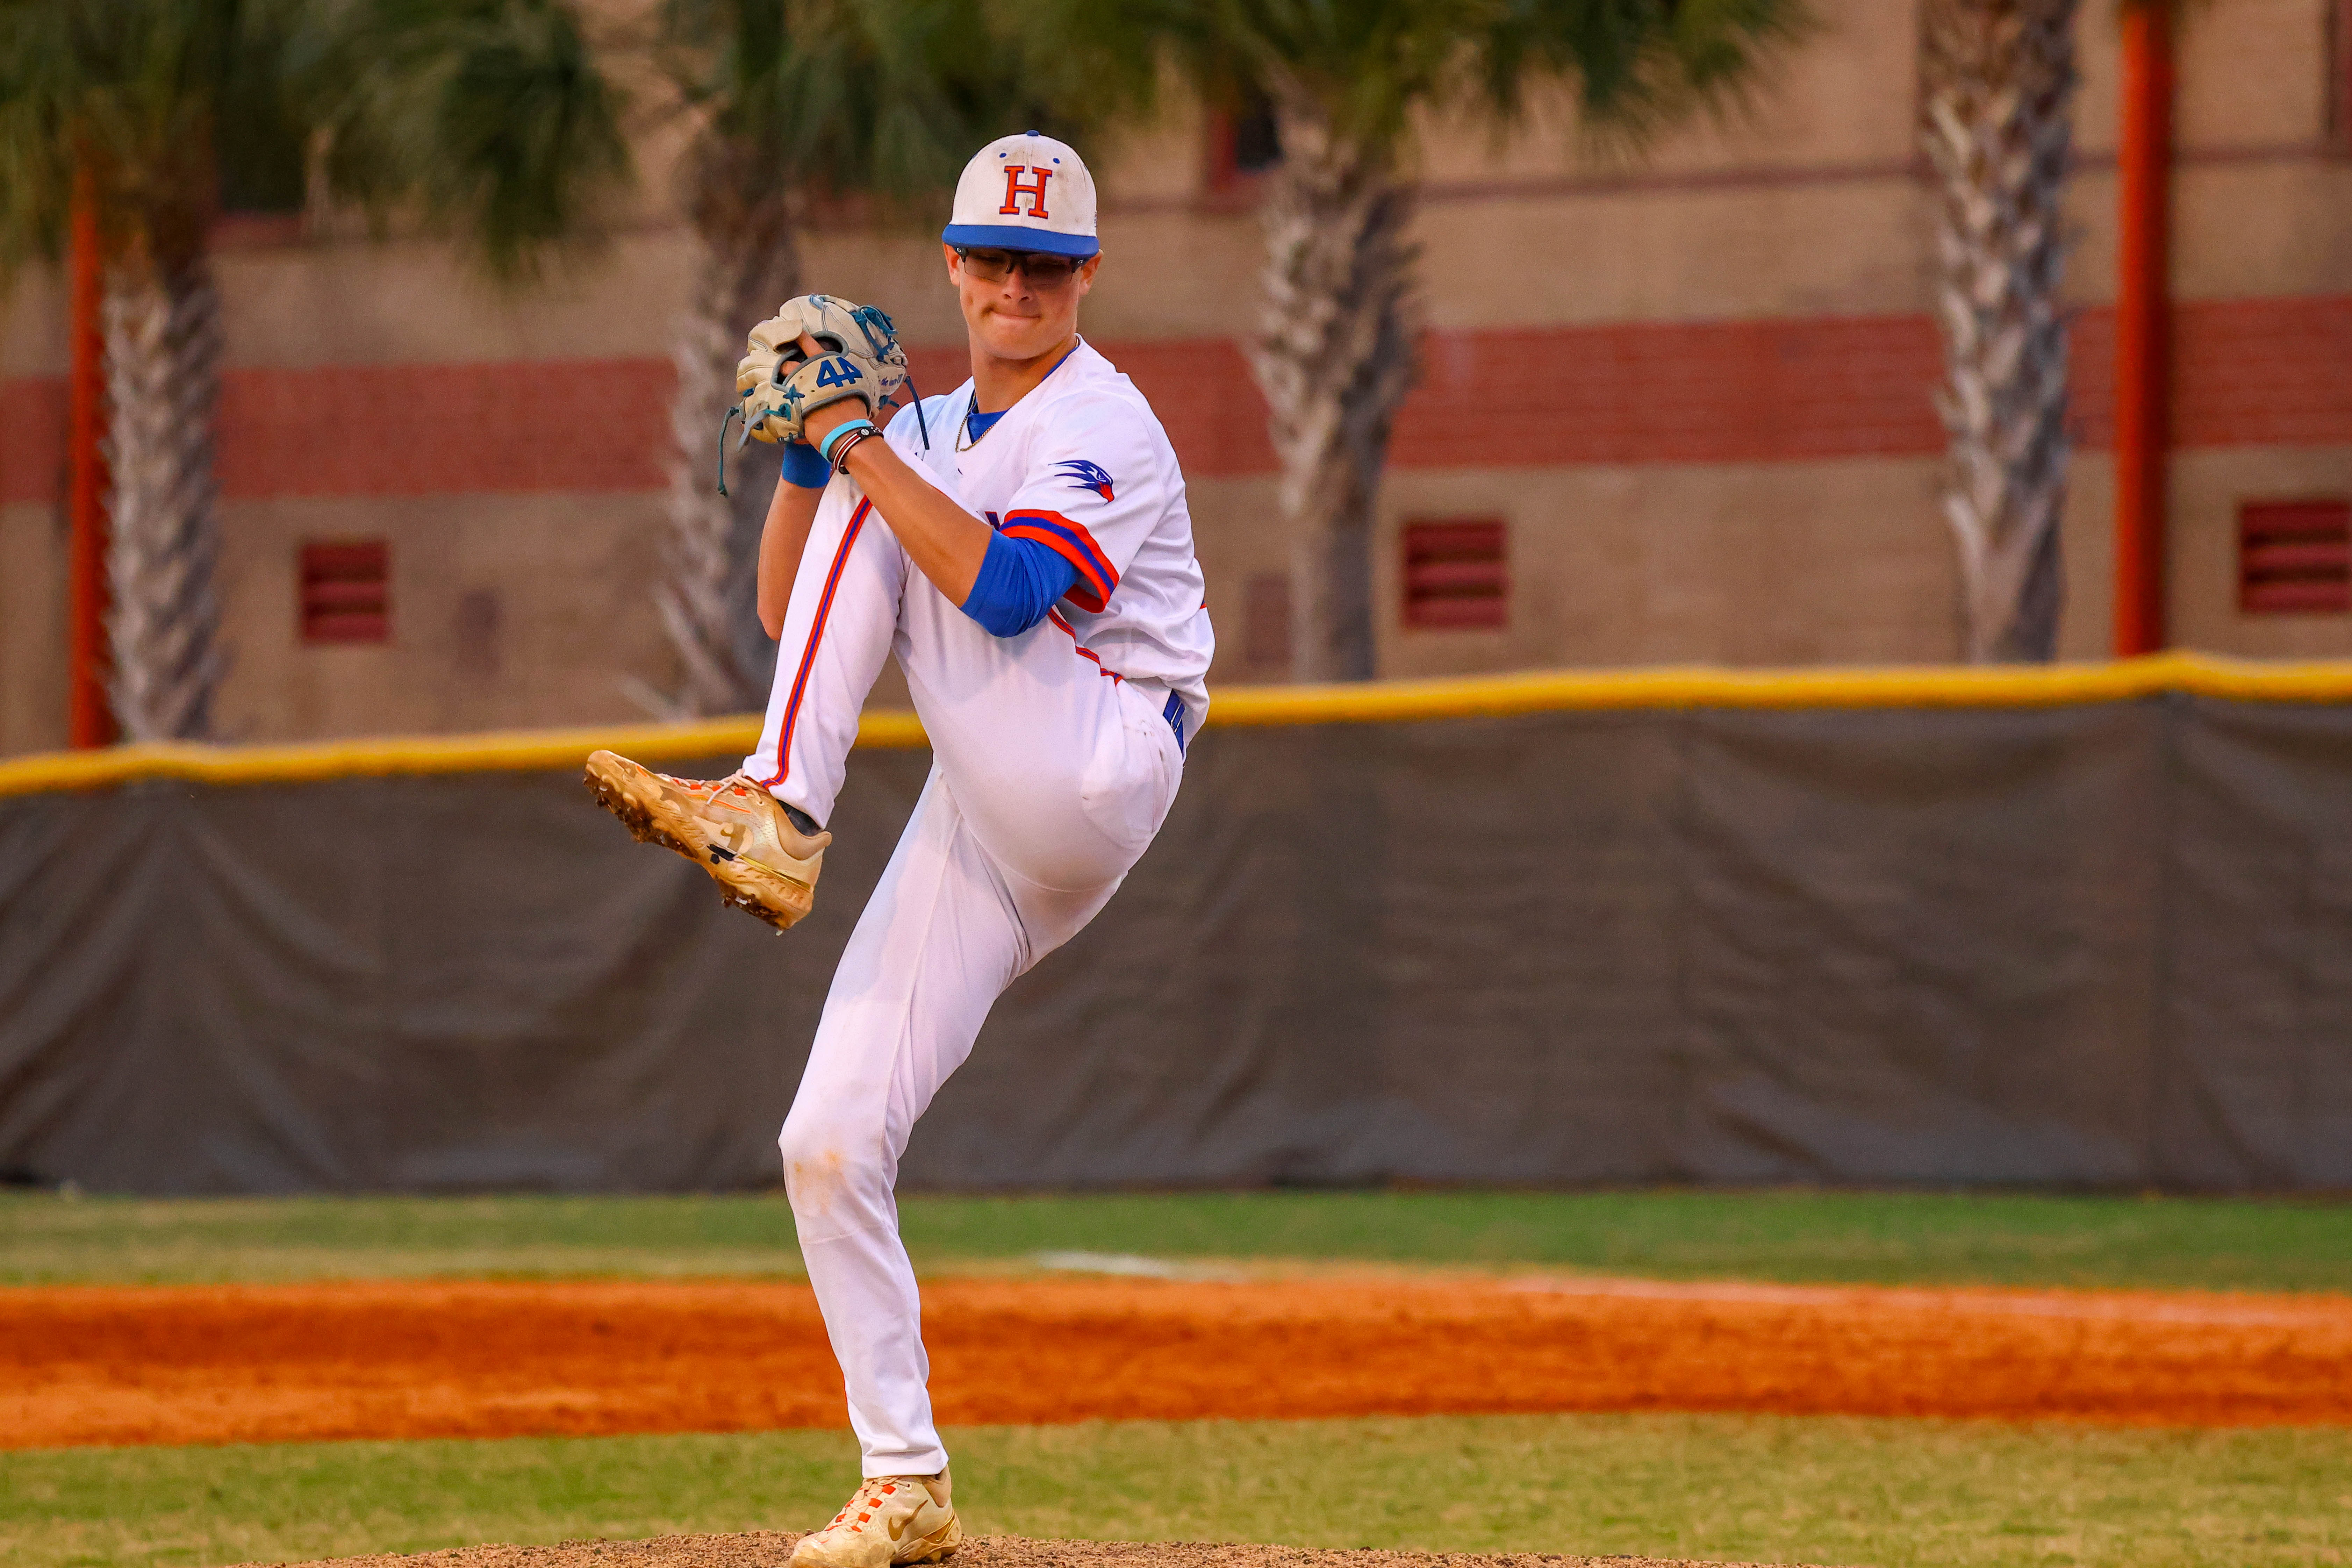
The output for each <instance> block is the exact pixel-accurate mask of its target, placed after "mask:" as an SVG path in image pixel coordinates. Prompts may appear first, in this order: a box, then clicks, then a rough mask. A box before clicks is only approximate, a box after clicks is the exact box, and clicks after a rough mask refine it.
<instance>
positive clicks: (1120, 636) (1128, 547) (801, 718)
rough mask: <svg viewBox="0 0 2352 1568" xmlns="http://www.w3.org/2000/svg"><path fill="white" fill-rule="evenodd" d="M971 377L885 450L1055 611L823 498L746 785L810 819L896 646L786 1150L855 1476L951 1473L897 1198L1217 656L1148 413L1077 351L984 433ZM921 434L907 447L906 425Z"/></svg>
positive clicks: (1144, 836)
mask: <svg viewBox="0 0 2352 1568" xmlns="http://www.w3.org/2000/svg"><path fill="white" fill-rule="evenodd" d="M972 396H973V392H972V386H971V383H969V382H967V383H965V384H964V385H963V386H962V387H961V389H960V390H958V391H957V392H955V393H953V394H951V395H949V396H946V397H935V398H930V399H928V400H926V401H925V403H924V405H923V419H922V421H921V423H920V425H919V422H918V420H917V418H916V417H915V416H914V415H913V413H912V412H910V411H901V412H900V413H899V414H898V416H897V417H896V418H894V419H893V420H892V421H891V423H890V426H889V427H888V429H887V432H886V438H887V440H888V441H889V443H890V445H891V446H892V447H894V448H896V449H897V451H898V454H899V455H900V456H901V457H903V458H906V459H907V460H908V463H910V464H911V465H912V466H913V467H914V468H915V469H916V471H917V472H919V473H921V474H923V475H925V476H926V477H927V478H929V479H931V480H932V481H933V482H935V483H937V484H938V485H939V486H940V489H942V490H944V491H945V492H946V493H948V494H949V495H950V496H952V497H954V498H955V499H956V500H958V501H959V502H960V503H961V505H962V506H963V507H964V508H965V510H969V511H971V512H972V513H974V514H975V515H978V516H981V517H983V518H985V519H986V520H987V521H989V522H990V523H991V524H992V526H994V527H996V528H998V529H999V530H1000V531H1003V532H1006V533H1008V534H1011V535H1013V536H1014V537H1019V538H1027V539H1032V540H1034V541H1036V542H1040V543H1043V544H1045V545H1046V546H1048V547H1049V548H1051V549H1053V550H1054V551H1055V552H1056V553H1057V554H1060V555H1062V556H1063V557H1064V558H1065V559H1066V560H1068V561H1070V562H1071V563H1073V564H1074V565H1075V566H1076V569H1077V582H1076V586H1074V587H1073V588H1071V590H1070V591H1069V593H1068V595H1067V596H1066V598H1065V600H1064V601H1063V602H1062V604H1061V605H1058V606H1056V608H1055V610H1054V611H1053V612H1052V613H1051V614H1050V615H1049V616H1047V618H1046V619H1045V620H1044V621H1042V622H1040V623H1038V624H1037V625H1035V626H1032V627H1031V628H1030V629H1028V630H1027V631H1024V632H1022V633H1019V634H1018V635H1015V636H1012V637H997V636H994V635H992V634H991V633H990V632H989V631H987V630H986V629H984V628H983V627H982V626H981V625H980V624H979V623H978V622H977V621H975V620H974V619H973V618H971V616H968V615H966V614H965V613H964V611H963V610H962V609H961V608H959V607H958V606H957V605H953V604H951V603H950V602H949V601H948V599H947V598H946V596H945V595H942V594H940V591H939V590H938V589H937V588H936V587H934V586H933V585H932V584H931V583H930V581H929V579H928V578H926V577H925V576H924V575H923V574H921V572H920V571H919V570H917V569H916V568H915V567H914V566H913V564H912V563H910V562H909V560H908V556H907V552H906V551H905V550H904V549H903V548H902V547H901V546H900V545H899V543H898V540H897V539H896V538H895V537H893V535H892V534H891V532H890V529H889V525H888V523H887V520H885V519H884V518H883V517H882V516H881V515H879V514H878V513H877V511H876V510H874V509H873V507H872V506H871V505H870V504H869V503H868V502H867V501H866V499H865V497H864V495H863V494H862V493H861V492H860V490H859V489H858V487H857V485H856V481H854V480H852V479H847V478H846V477H844V478H838V479H834V480H833V481H832V483H831V484H830V485H829V486H828V487H827V489H826V490H825V494H824V499H823V500H822V501H821V502H820V503H819V504H818V507H817V512H816V518H815V521H814V524H813V525H812V527H811V529H810V531H809V538H808V542H807V545H806V547H805V549H804V550H803V553H802V556H801V563H800V569H799V574H798V576H797V577H796V578H795V580H794V582H793V595H792V603H791V606H790V608H789V609H788V610H787V611H786V613H785V616H784V626H783V634H782V647H781V650H780V657H779V658H778V659H777V664H776V681H775V688H774V690H773V693H772V696H771V698H770V700H769V703H768V719H767V726H766V729H765V730H764V731H763V732H762V733H761V739H760V749H759V750H758V751H757V752H754V753H753V754H752V755H751V756H749V757H747V758H745V759H744V763H743V766H744V771H745V772H746V773H749V774H750V775H751V776H752V777H753V778H756V779H758V780H760V781H761V782H762V783H764V784H767V785H768V786H769V788H770V790H771V792H772V794H774V795H775V796H776V798H777V799H779V800H781V801H782V802H784V803H785V804H786V805H793V806H797V807H799V808H800V809H801V810H803V811H804V812H806V813H807V814H808V815H809V816H812V817H814V818H815V819H816V820H817V821H818V822H824V820H826V818H827V817H828V816H830V815H831V813H832V810H833V804H834V800H835V795H836V794H837V793H838V791H839V790H840V788H841V783H842V775H843V770H844V767H845V763H846V762H847V758H848V753H849V748H850V745H851V742H853V741H854V740H855V739H856V732H857V718H858V710H859V709H860V707H861V706H862V704H863V703H864V701H865V698H866V692H867V691H868V690H869V689H871V688H872V686H873V684H874V680H875V678H876V677H877V675H879V674H880V673H881V668H882V660H883V658H885V656H886V655H887V654H890V653H892V652H895V653H896V654H897V655H898V662H899V665H900V667H901V668H904V669H905V671H906V674H907V684H908V689H910V690H911V691H912V693H913V695H914V700H915V710H916V711H917V713H918V714H919V715H920V716H921V719H922V721H923V725H924V728H925V729H926V730H927V731H929V735H930V742H931V753H932V765H931V774H930V778H929V782H928V783H927V784H925V786H924V789H923V794H922V797H921V799H920V800H919V802H918V803H917V805H916V806H915V812H914V816H913V817H912V818H911V819H910V820H909V821H908V824H907V828H906V832H905V834H904V835H903V836H902V837H900V839H899V841H898V849H897V851H896V852H895V853H894V854H893V855H892V856H891V858H890V863H889V866H888V868H887V869H885V870H884V872H883V873H882V879H881V882H880V883H879V885H878V886H877V887H876V889H875V890H874V895H873V898H872V899H871V900H869V901H868V903H867V904H866V910H865V913H864V914H863V915H861V916H860V917H859V919H858V921H857V927H856V931H855V932H854V933H853V934H852V935H851V937H850V939H849V946H848V949H847V951H846V952H844V953H843V955H842V960H841V967H840V969H839V970H838V971H837V972H836V973H835V975H834V981H833V987H832V990H831V991H830V992H829V993H828V994H827V995H826V998H825V1005H824V1016H823V1019H822V1021H821V1022H820V1023H819V1024H818V1026H817V1032H816V1040H815V1043H814V1046H813V1047H811V1049H810V1052H809V1061H808V1068H807V1071H806V1072H805V1073H804V1074H803V1077H802V1079H801V1086H800V1091H799V1093H798V1095H797V1096H796V1097H795V1098H794V1100H793V1109H792V1113H791V1115H790V1116H789V1117H788V1118H787V1119H786V1121H785V1122H784V1128H783V1133H782V1138H781V1139H780V1140H779V1145H780V1147H781V1149H782V1152H783V1158H784V1179H785V1185H786V1188H787V1190H788V1191H789V1193H790V1194H791V1196H792V1204H793V1218H794V1220H795V1222H796V1224H797V1226H798V1228H799V1232H800V1243H801V1251H802V1254H803V1257H804V1258H806V1260H807V1265H808V1272H809V1280H810V1283H811V1284H812V1285H813V1286H814V1288H815V1290H816V1296H817V1302H818V1305H819V1306H820V1307H821V1308H822V1309H823V1310H824V1321H825V1330H826V1332H827V1334H828V1335H829V1336H830V1337H831V1339H832V1342H833V1348H834V1352H835V1355H836V1356H837V1357H838V1358H839V1360H840V1362H841V1367H842V1373H843V1378H844V1381H845V1384H846V1385H847V1391H848V1396H849V1414H850V1421H851V1424H852V1425H853V1426H855V1427H856V1432H857V1437H858V1441H859V1444H860V1445H861V1447H863V1449H864V1454H865V1473H866V1475H868V1476H882V1475H929V1474H933V1473H935V1472H937V1471H939V1470H940V1469H941V1468H945V1466H946V1464H947V1455H946V1452H945V1450H943V1449H942V1448H941V1447H940V1440H939V1435H938V1433H937V1431H936V1430H934V1428H933V1426H932V1423H931V1409H930V1395H929V1390H928V1389H927V1387H926V1380H927V1378H928V1376H929V1360H928V1358H927V1357H926V1356H925V1354H924V1352H923V1345H922V1338H921V1325H920V1305H919V1301H918V1299H917V1294H916V1288H915V1276H914V1269H913V1268H912V1266H911V1265H910V1264H909V1263H908V1258H907V1252H906V1247H904V1245H903V1244H902V1243H901V1242H900V1240H899V1237H898V1205H897V1202H896V1200H895V1198H894V1197H893V1195H892V1189H893V1186H894V1185H895V1183H896V1180H897V1175H898V1160H899V1156H900V1155H901V1153H902V1152H904V1151H905V1149H906V1145H907V1137H908V1132H909V1131H911V1130H912V1128H913V1126H914V1123H915V1120H916V1118H918V1117H919V1116H920V1115H921V1114H922V1113H923V1110H924V1109H925V1108H926V1107H927V1106H928V1105H929V1103H930V1100H931V1097H932V1096H933V1095H934V1094H935V1093H937V1092H938V1090H939V1088H940V1084H941V1083H943V1082H945V1081H946V1079H947V1077H948V1075H949V1074H950V1073H952V1072H953V1071H955V1069H956V1068H958V1067H959V1066H961V1064H962V1062H963V1060H964V1058H965V1057H966V1056H968V1055H969V1054H970V1053H971V1047H972V1041H973V1039H974V1037H976V1036H977V1035H978V1034H979V1032H980V1026H981V1023H982V1020H983V1019H985V1018H986V1017H987V1016H988V1010H989V1008H990V1006H991V1005H993V1004H994V1002H995V1000H996V998H997V996H998V995H999V994H1001V993H1002V992H1003V990H1004V988H1005V987H1006V986H1007V985H1008V984H1012V982H1013V979H1014V978H1015V977H1016V976H1018V975H1019V974H1021V973H1024V971H1026V970H1027V969H1028V968H1029V967H1030V966H1031V965H1032V964H1034V963H1036V962H1037V961H1038V960H1039V959H1041V958H1043V957H1045V954H1047V953H1048V952H1052V951H1053V950H1054V949H1055V948H1056V947H1059V946H1060V945H1061V944H1062V943H1063V942H1067V941H1068V940H1069V939H1070V938H1071V937H1072V936H1073V935H1075V934H1076V932H1077V931H1079V930H1080V929H1081V928H1083V927H1084V926H1085V925H1086V923H1087V921H1088V920H1090V919H1092V918H1093V916H1094V914H1095V911H1096V910H1099V909H1101V908H1102V906H1103V904H1104V903H1105V902H1106V901H1107V900H1108V899H1109V898H1110V896H1111V894H1112V893H1113V892H1114V891H1115V890H1116V889H1118V884H1119V882H1120V880H1121V879H1123V878H1124V877H1125V876H1126V875H1127V872H1128V868H1129V867H1131V866H1133V865H1134V864H1135V862H1136V860H1137V859H1138V858H1139V857H1140V856H1141V855H1142V853H1143V851H1144V849H1145V848H1146V847H1148V846H1149V845H1150V842H1151V838H1152V835H1153V834H1154V833H1156V832H1157V831H1158V830H1159V827H1160V821H1161V819H1162V818H1164V817H1165V816H1167V813H1168V808H1169V806H1170V805H1171V802H1173V800H1174V799H1175V795H1176V788H1177V785H1178V784H1179V782H1180V781H1181V776H1182V772H1183V740H1184V737H1187V736H1189V735H1191V734H1192V733H1194V732H1195V731H1197V730H1198V729H1199V727H1200V723H1201V721H1202V718H1203V717H1204V716H1205V715H1206V713H1207V711H1208V694H1207V689H1206V688H1205V686H1204V684H1203V677H1204V676H1205V674H1206V672H1207V670H1208V668H1209V660H1210V655H1211V653H1212V652H1213V647H1214V644H1213V637H1212V634H1211V631H1210V626H1209V616H1208V612H1207V607H1206V605H1205V604H1204V603H1203V600H1202V579H1201V570H1200V566H1199V563H1197V562H1196V561H1195V559H1194V557H1193V552H1192V519H1191V516H1190V514H1189V513H1188V512H1187V511H1186V510H1185V502H1184V480H1183V476H1182V474H1181V472H1180V471H1179V469H1178V468H1177V464H1176V454H1175V451H1174V449H1173V448H1172V447H1170V446H1169V444H1168V437H1167V436H1166V434H1165V433H1164V432H1163V431H1162V430H1161V429H1160V422H1159V420H1158V419H1157V418H1155V417H1154V416H1152V413H1151V409H1150V405H1148V404H1147V403H1146V402H1145V401H1144V399H1143V396H1142V395H1141V394H1140V393H1139V392H1138V391H1136V389H1135V387H1134V384H1132V383H1130V382H1129V380H1128V379H1127V377H1125V376H1123V375H1121V374H1119V373H1118V371H1117V370H1116V369H1114V368H1113V367H1112V365H1111V364H1110V362H1109V361H1108V360H1106V359H1104V358H1103V356H1102V355H1101V354H1099V353H1096V352H1095V351H1094V350H1093V349H1092V348H1090V347H1088V346H1087V345H1086V344H1085V343H1084V342H1080V343H1078V344H1077V345H1076V348H1075V349H1074V350H1073V351H1072V352H1071V353H1070V354H1069V356H1068V357H1067V358H1066V359H1065V360H1063V361H1062V362H1061V363H1058V364H1057V365H1055V368H1054V369H1053V371H1052V372H1050V373H1049V374H1047V375H1046V377H1045V380H1044V381H1043V382H1041V383H1040V384H1038V385H1037V386H1036V387H1035V388H1034V389H1033V390H1032V391H1031V392H1030V393H1029V394H1028V395H1026V396H1024V398H1022V399H1021V401H1020V402H1019V403H1017V404H1015V405H1013V407H1012V408H1011V409H1010V410H1008V411H1006V412H1005V413H1004V415H1003V417H1002V418H1001V419H1000V420H999V421H998V423H997V424H996V425H995V426H993V427H992V428H990V429H989V430H988V431H987V433H986V434H985V435H984V436H983V437H981V438H980V439H979V440H978V441H976V442H974V441H971V440H969V437H968V436H967V433H966V432H967V426H966V423H965V417H964V416H965V415H966V413H967V412H968V411H969V410H970V409H971V406H972ZM922 426H928V428H929V438H930V444H929V448H928V450H927V449H926V448H925V446H924V443H923V440H922V437H921V435H920V434H919V431H920V428H921V427H922Z"/></svg>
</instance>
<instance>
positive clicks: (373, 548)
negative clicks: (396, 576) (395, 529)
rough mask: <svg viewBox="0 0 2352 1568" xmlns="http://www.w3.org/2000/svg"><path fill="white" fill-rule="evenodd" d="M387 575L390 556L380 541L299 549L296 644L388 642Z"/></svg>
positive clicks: (388, 592)
mask: <svg viewBox="0 0 2352 1568" xmlns="http://www.w3.org/2000/svg"><path fill="white" fill-rule="evenodd" d="M391 573H392V552H391V551H390V550H389V549H388V548H387V547H386V546H385V544H384V542H383V540H381V539H362V540H352V541H348V542H340V543H334V544H305V545H304V546H302V563H301V588H302V640H303V641H304V642H306V643H351V642H385V641H388V640H390V638H391V637H392V600H391V593H390V583H389V579H390V577H391Z"/></svg>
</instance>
